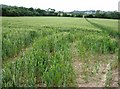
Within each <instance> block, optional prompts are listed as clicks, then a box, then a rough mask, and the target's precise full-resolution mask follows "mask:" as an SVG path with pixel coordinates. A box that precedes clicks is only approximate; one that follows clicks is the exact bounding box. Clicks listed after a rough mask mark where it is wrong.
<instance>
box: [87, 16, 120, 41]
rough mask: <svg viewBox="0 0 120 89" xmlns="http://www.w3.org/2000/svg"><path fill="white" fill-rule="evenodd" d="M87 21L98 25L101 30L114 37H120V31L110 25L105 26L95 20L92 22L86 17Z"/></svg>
mask: <svg viewBox="0 0 120 89" xmlns="http://www.w3.org/2000/svg"><path fill="white" fill-rule="evenodd" d="M85 19H86V21H87V22H88V23H90V24H91V25H93V26H94V27H97V28H99V29H100V30H102V31H103V32H107V33H108V34H109V35H110V36H111V37H112V38H119V39H120V33H119V32H117V31H114V29H112V28H110V27H108V26H103V25H101V24H98V23H95V22H92V21H90V20H88V19H87V18H85Z"/></svg>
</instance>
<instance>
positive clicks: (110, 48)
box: [2, 9, 119, 87]
mask: <svg viewBox="0 0 120 89" xmlns="http://www.w3.org/2000/svg"><path fill="white" fill-rule="evenodd" d="M30 10H32V9H30ZM109 22H110V21H108V23H109ZM116 22H117V21H116ZM116 22H115V23H116ZM110 28H111V29H113V28H112V27H110ZM113 30H114V29H113ZM116 33H117V32H116ZM115 35H116V34H115ZM2 38H3V40H2V45H3V48H2V51H3V53H2V57H3V59H5V60H9V62H5V63H4V64H3V69H2V73H3V77H2V82H3V83H2V86H3V87H16V86H17V87H25V86H26V87H40V86H42V87H44V86H46V87H69V86H75V78H76V77H75V76H76V75H75V73H74V70H73V67H72V55H71V44H73V43H76V48H77V50H78V54H79V56H80V61H81V63H83V64H82V66H81V67H82V69H83V70H84V71H82V75H83V79H84V80H85V81H86V82H88V80H89V78H90V77H91V76H95V75H96V74H97V73H98V71H99V69H100V66H101V65H100V63H101V61H100V60H97V58H96V60H94V58H93V57H92V56H96V55H108V54H109V55H111V54H116V53H117V51H118V48H119V45H118V41H117V38H116V37H112V36H110V35H109V32H107V31H106V32H105V31H103V29H102V28H99V27H96V26H93V25H91V24H90V23H89V22H88V21H86V20H85V19H78V18H55V17H54V18H50V17H46V18H44V17H41V18H39V17H34V18H30V17H25V18H22V17H19V18H8V17H5V18H3V34H2ZM28 46H30V47H28ZM23 49H27V50H25V51H23ZM72 51H73V50H72ZM20 52H21V53H22V54H21V56H19V55H18V54H19V53H20ZM15 56H17V58H16V59H17V60H14V61H13V62H12V61H10V58H11V57H12V58H13V59H14V57H15ZM3 61H4V60H3ZM92 61H94V62H92ZM115 64H116V63H114V64H111V65H112V66H113V67H115ZM92 65H94V66H92ZM109 75H110V74H109V73H108V76H109ZM110 76H111V75H110ZM110 76H109V77H110ZM108 80H110V79H108Z"/></svg>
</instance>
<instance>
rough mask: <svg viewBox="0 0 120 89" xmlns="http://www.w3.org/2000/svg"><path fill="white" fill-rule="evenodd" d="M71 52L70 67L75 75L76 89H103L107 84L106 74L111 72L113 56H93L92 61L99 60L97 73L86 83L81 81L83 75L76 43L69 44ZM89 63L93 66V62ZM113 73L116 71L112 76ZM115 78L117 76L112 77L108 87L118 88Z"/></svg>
mask: <svg viewBox="0 0 120 89" xmlns="http://www.w3.org/2000/svg"><path fill="white" fill-rule="evenodd" d="M71 51H72V66H73V69H74V72H75V75H76V82H75V84H76V86H77V87H105V86H106V82H107V77H108V72H109V71H111V63H112V62H113V61H114V59H115V56H114V55H111V54H110V55H104V54H103V55H98V56H94V57H93V60H100V66H99V70H98V73H96V75H93V76H91V77H90V76H89V77H90V79H89V80H88V82H86V81H85V80H84V79H83V75H82V71H83V69H82V66H83V63H82V62H81V61H80V57H79V54H78V50H77V48H76V42H73V43H71ZM106 60H107V61H106ZM91 62H92V64H93V65H94V61H92V60H91ZM93 65H91V66H93ZM115 73H116V71H115V72H114V73H112V74H115ZM114 77H115V78H114ZM116 78H117V76H112V79H113V80H114V81H112V84H110V86H112V87H116V86H118V85H117V82H116V81H115V79H116ZM109 83H110V81H109Z"/></svg>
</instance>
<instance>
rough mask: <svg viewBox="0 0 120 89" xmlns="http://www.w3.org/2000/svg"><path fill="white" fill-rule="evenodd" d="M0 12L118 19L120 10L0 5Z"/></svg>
mask: <svg viewBox="0 0 120 89" xmlns="http://www.w3.org/2000/svg"><path fill="white" fill-rule="evenodd" d="M0 10H1V11H0V12H2V16H61V17H83V16H84V17H88V18H108V19H120V12H117V11H100V10H97V11H95V12H94V13H91V12H89V11H87V12H86V11H84V12H83V11H78V12H74V11H73V12H63V11H56V10H55V9H52V8H48V9H46V10H43V9H40V8H37V9H35V8H32V7H31V8H26V7H17V6H8V5H0Z"/></svg>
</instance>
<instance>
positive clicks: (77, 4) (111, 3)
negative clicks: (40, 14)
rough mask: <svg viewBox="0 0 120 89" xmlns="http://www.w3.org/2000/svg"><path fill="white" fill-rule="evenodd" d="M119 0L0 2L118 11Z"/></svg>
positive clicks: (1, 1) (44, 7) (7, 0)
mask: <svg viewBox="0 0 120 89" xmlns="http://www.w3.org/2000/svg"><path fill="white" fill-rule="evenodd" d="M118 1H120V0H0V4H6V5H12V6H13V5H15V6H24V7H33V8H41V9H47V8H53V9H55V10H57V11H73V10H104V11H115V10H117V11H118Z"/></svg>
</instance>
